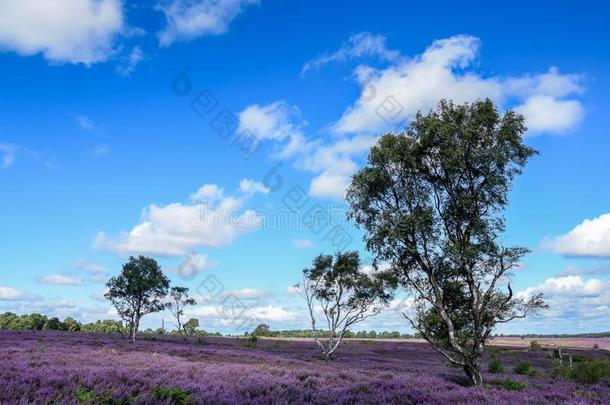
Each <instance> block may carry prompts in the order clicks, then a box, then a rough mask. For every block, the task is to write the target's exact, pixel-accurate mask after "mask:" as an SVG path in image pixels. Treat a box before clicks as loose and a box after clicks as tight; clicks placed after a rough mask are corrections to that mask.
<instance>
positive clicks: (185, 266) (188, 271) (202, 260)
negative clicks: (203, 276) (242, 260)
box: [170, 252, 217, 280]
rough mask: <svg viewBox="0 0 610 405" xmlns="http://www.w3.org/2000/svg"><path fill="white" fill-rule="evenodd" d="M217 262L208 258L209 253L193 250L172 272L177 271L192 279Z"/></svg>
mask: <svg viewBox="0 0 610 405" xmlns="http://www.w3.org/2000/svg"><path fill="white" fill-rule="evenodd" d="M216 265H217V263H215V262H212V261H210V260H209V259H208V257H207V255H203V254H200V253H197V252H191V253H190V254H189V255H188V256H187V257H186V258H185V259H184V260H182V262H181V263H180V265H179V266H178V267H177V268H176V269H171V268H170V271H171V272H172V273H174V272H175V273H177V274H178V275H179V276H180V277H181V278H183V279H186V280H191V279H193V278H195V276H196V275H197V274H199V273H201V272H202V271H204V270H205V269H208V268H212V267H215V266H216Z"/></svg>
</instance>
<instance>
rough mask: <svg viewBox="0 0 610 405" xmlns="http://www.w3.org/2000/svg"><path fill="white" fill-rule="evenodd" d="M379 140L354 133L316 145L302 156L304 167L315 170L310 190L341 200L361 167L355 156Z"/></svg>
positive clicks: (319, 196)
mask: <svg viewBox="0 0 610 405" xmlns="http://www.w3.org/2000/svg"><path fill="white" fill-rule="evenodd" d="M376 140H377V138H376V137H374V136H368V135H355V136H353V137H347V138H345V139H340V140H337V141H335V142H334V143H329V144H325V145H319V146H317V147H316V148H315V149H313V150H312V151H311V152H310V153H309V154H307V155H306V156H305V157H304V158H303V159H302V167H303V168H304V169H306V170H308V171H310V172H312V173H315V174H316V176H315V177H314V178H313V179H312V180H311V183H310V185H309V194H310V195H311V196H313V197H318V198H330V199H334V200H342V199H343V198H344V197H345V191H346V189H347V187H348V186H349V184H350V182H351V177H352V174H353V173H354V172H355V171H356V169H357V167H358V166H357V164H356V162H355V161H354V157H355V156H358V155H363V154H365V153H366V152H367V151H368V150H369V149H370V148H371V146H372V145H373V144H374V143H375V142H376Z"/></svg>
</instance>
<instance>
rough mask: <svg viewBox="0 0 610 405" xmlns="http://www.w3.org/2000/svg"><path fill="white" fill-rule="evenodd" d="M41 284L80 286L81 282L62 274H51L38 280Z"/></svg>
mask: <svg viewBox="0 0 610 405" xmlns="http://www.w3.org/2000/svg"><path fill="white" fill-rule="evenodd" d="M38 282H39V283H41V284H50V285H81V284H82V283H83V282H82V281H81V280H80V279H78V278H74V277H70V276H65V275H63V274H51V275H48V276H42V277H40V278H39V279H38Z"/></svg>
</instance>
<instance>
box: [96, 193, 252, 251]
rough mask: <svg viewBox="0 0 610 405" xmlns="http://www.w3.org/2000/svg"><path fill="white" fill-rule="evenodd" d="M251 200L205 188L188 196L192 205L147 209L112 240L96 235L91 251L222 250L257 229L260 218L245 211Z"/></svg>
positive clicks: (150, 207)
mask: <svg viewBox="0 0 610 405" xmlns="http://www.w3.org/2000/svg"><path fill="white" fill-rule="evenodd" d="M250 197H251V195H248V194H247V193H243V192H238V193H237V194H236V195H233V196H225V195H224V191H223V190H222V189H221V188H220V187H218V186H217V185H214V184H207V185H204V186H203V187H201V188H200V189H199V190H198V191H197V192H195V193H193V194H192V195H191V200H192V202H191V203H188V204H184V203H178V202H176V203H171V204H168V205H157V204H152V205H150V206H148V207H147V208H145V209H144V210H143V213H142V220H141V221H140V223H139V224H137V225H136V226H134V227H133V228H132V229H131V230H130V231H128V232H121V233H120V234H119V235H117V236H115V237H112V236H109V235H107V234H106V233H104V232H99V233H98V234H97V236H96V238H95V241H94V247H95V248H96V249H98V250H106V251H110V252H114V253H117V254H120V255H128V254H149V255H160V256H181V255H186V254H188V253H190V252H192V251H193V250H194V249H195V248H197V247H202V246H207V247H221V246H225V245H228V244H230V243H232V242H233V240H234V239H235V238H236V237H237V236H238V235H240V234H244V233H248V232H250V231H253V230H255V229H258V228H259V227H260V225H261V223H262V217H261V216H260V215H258V214H257V213H256V212H255V211H253V210H250V209H244V204H245V203H246V201H247V200H248V199H249V198H250Z"/></svg>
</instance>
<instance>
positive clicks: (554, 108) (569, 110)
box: [515, 95, 584, 133]
mask: <svg viewBox="0 0 610 405" xmlns="http://www.w3.org/2000/svg"><path fill="white" fill-rule="evenodd" d="M515 111H516V112H518V113H519V114H521V115H523V117H524V118H525V122H526V123H527V128H528V130H529V131H531V132H544V131H549V132H557V133H561V132H565V131H566V130H568V129H570V128H572V126H573V125H574V124H575V123H577V122H579V121H580V120H581V118H582V116H583V114H584V109H583V107H582V105H581V103H580V102H579V101H577V100H558V99H556V98H554V97H552V96H542V95H537V96H532V97H529V98H528V99H527V100H525V103H523V104H522V105H520V106H518V107H517V108H515Z"/></svg>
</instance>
